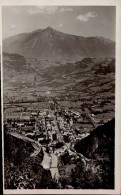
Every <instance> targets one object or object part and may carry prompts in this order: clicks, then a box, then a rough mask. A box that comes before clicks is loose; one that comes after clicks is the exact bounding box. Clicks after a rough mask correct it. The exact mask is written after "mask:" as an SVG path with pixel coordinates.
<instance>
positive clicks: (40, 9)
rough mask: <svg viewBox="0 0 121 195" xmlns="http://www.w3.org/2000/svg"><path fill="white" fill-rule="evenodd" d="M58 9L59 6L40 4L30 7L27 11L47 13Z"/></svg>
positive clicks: (30, 12)
mask: <svg viewBox="0 0 121 195" xmlns="http://www.w3.org/2000/svg"><path fill="white" fill-rule="evenodd" d="M57 10H58V7H57V6H50V7H48V6H38V7H35V6H34V7H29V8H28V10H27V12H28V13H29V14H32V15H34V14H39V13H46V14H53V13H55V12H56V11H57Z"/></svg>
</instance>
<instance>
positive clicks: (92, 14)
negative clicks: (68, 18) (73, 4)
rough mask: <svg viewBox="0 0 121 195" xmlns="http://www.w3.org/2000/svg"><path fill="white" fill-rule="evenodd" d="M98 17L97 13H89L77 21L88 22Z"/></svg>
mask: <svg viewBox="0 0 121 195" xmlns="http://www.w3.org/2000/svg"><path fill="white" fill-rule="evenodd" d="M96 16H97V13H96V12H87V13H86V14H80V15H79V16H77V20H80V21H82V22H88V21H89V20H90V19H91V18H95V17H96Z"/></svg>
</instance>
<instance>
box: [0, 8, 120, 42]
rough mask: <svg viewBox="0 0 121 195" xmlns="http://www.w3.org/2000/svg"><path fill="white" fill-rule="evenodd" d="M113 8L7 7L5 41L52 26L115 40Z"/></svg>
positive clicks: (3, 9) (4, 11) (3, 24)
mask: <svg viewBox="0 0 121 195" xmlns="http://www.w3.org/2000/svg"><path fill="white" fill-rule="evenodd" d="M115 14H116V10H115V7H113V6H98V7H97V6H49V7H48V6H18V7H17V6H4V7H3V8H2V22H3V23H2V27H3V28H2V29H3V30H2V31H3V38H6V37H9V36H12V35H16V34H19V33H23V32H30V31H33V30H36V29H44V28H46V27H47V26H51V27H52V28H54V29H57V30H59V31H62V32H65V33H69V34H74V35H79V36H85V37H87V36H103V37H105V38H109V39H112V40H115V19H116V16H115Z"/></svg>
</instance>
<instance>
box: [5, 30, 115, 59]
mask: <svg viewBox="0 0 121 195" xmlns="http://www.w3.org/2000/svg"><path fill="white" fill-rule="evenodd" d="M3 51H4V52H6V53H16V54H20V55H23V56H25V57H28V58H37V59H44V60H46V59H47V60H51V61H55V60H80V59H82V58H85V57H114V56H115V43H114V42H113V41H111V40H109V39H105V38H103V37H82V36H75V35H70V34H65V33H63V32H59V31H57V30H55V29H53V28H51V27H48V28H46V29H43V30H42V29H39V30H36V31H33V32H30V33H22V34H19V35H16V36H12V37H9V38H7V39H5V40H3Z"/></svg>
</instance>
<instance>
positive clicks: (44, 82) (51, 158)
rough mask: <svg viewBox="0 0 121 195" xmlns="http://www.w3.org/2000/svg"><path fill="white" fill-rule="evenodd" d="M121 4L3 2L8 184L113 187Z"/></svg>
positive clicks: (15, 186)
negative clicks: (120, 10)
mask: <svg viewBox="0 0 121 195" xmlns="http://www.w3.org/2000/svg"><path fill="white" fill-rule="evenodd" d="M116 44H117V42H116V6H81V5H78V6H77V5H75V6H71V5H68V6H67V5H66V6H64V5H60V6H56V5H51V6H50V5H49V6H48V5H46V6H43V5H36V6H35V5H27V6H25V5H21V6H15V5H13V6H2V66H3V137H4V189H5V190H20V191H21V190H34V189H36V190H42V189H48V190H49V189H56V190H57V189H58V190H65V189H66V190H81V189H82V190H84V189H86V190H88V189H89V190H99V189H102V190H114V189H115V86H116V82H115V81H116Z"/></svg>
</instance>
